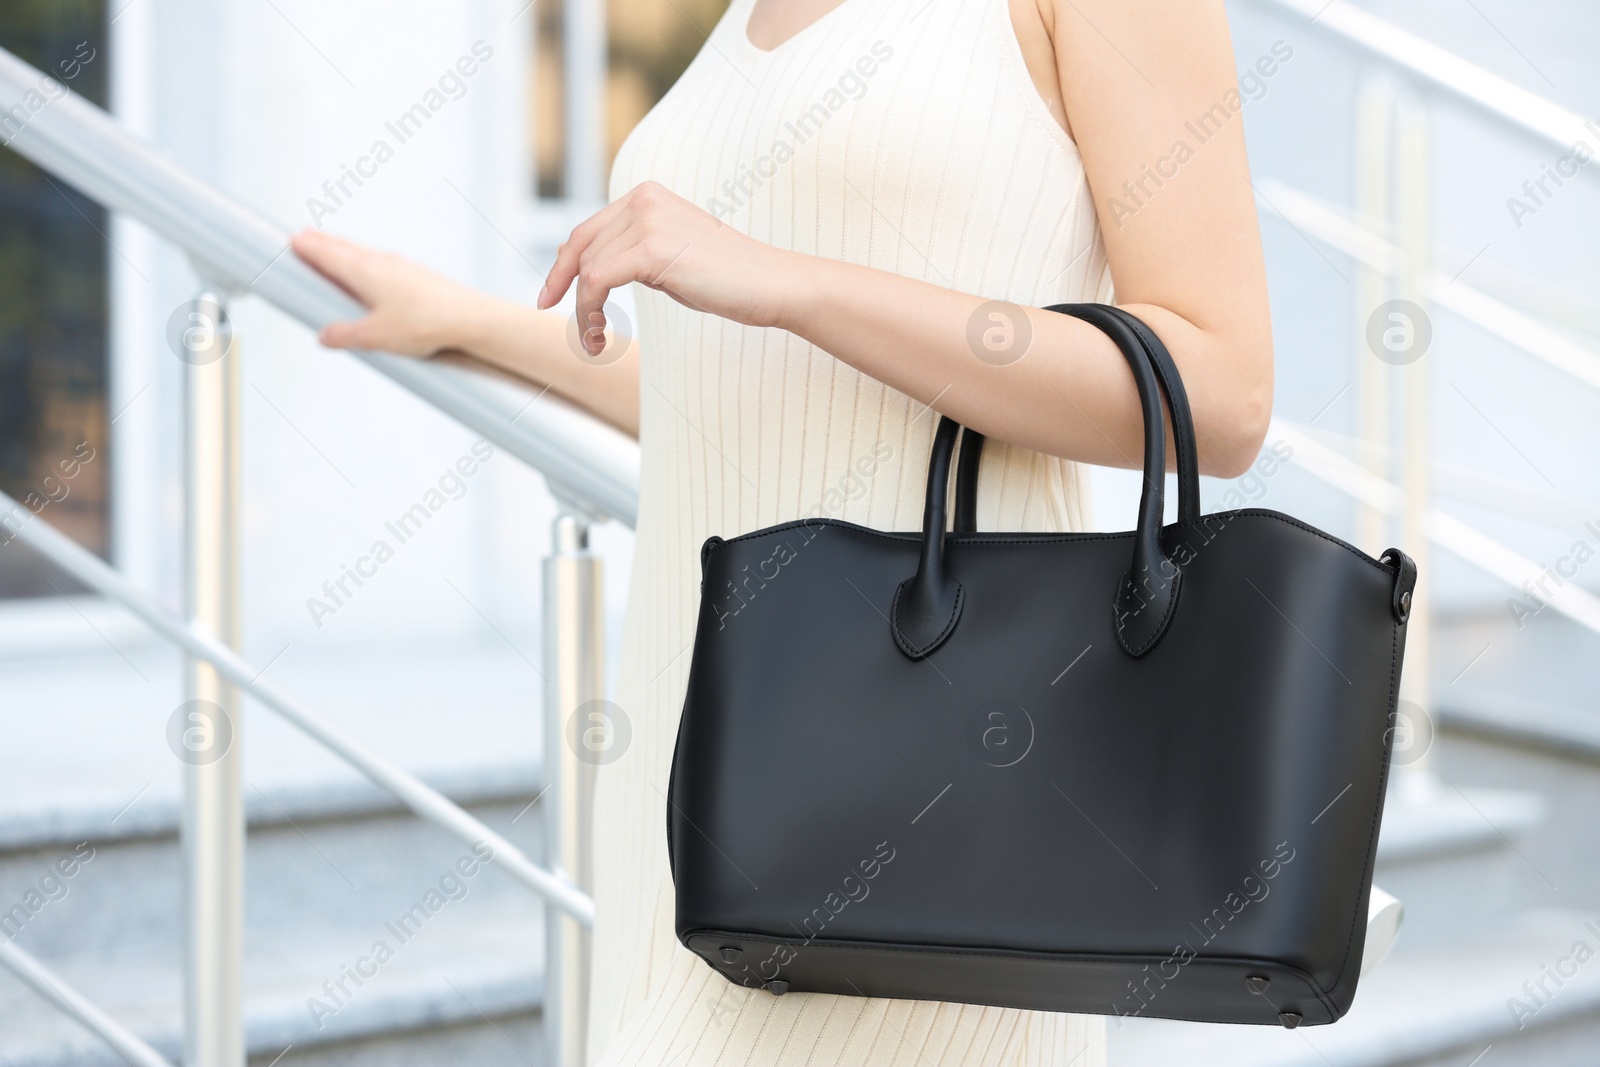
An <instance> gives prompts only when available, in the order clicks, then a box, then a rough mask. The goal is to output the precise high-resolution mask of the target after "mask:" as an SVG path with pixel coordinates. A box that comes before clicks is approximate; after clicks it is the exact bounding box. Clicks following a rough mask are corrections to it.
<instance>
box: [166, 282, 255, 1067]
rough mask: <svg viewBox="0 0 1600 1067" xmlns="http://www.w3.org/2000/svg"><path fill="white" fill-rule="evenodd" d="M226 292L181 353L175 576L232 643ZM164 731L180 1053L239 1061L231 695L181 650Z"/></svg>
mask: <svg viewBox="0 0 1600 1067" xmlns="http://www.w3.org/2000/svg"><path fill="white" fill-rule="evenodd" d="M225 306H226V298H225V296H224V295H222V294H221V293H218V292H212V291H206V292H202V293H201V294H199V296H197V298H196V299H195V300H194V301H193V302H192V303H191V304H190V310H189V312H188V315H189V319H188V326H187V329H186V330H185V332H184V334H183V344H182V351H181V352H180V353H179V354H180V356H181V357H182V358H183V359H184V362H185V366H184V437H185V441H184V457H185V458H184V463H185V467H184V572H185V573H184V577H185V594H184V595H185V605H184V606H185V611H186V614H187V615H188V617H189V619H190V620H191V622H192V623H193V624H194V625H196V626H198V627H200V628H201V629H203V630H205V631H209V632H210V633H211V634H212V635H214V636H215V637H216V638H217V639H218V640H219V641H221V642H222V643H224V644H226V645H228V646H229V647H230V648H233V649H235V650H237V649H238V647H239V637H240V632H239V629H240V628H239V453H240V448H239V382H240V377H241V374H240V366H239V361H240V357H239V352H238V345H237V343H236V339H235V338H234V336H233V334H232V330H231V328H230V327H229V325H228V321H227V316H226V312H225V310H224V308H225ZM183 671H184V696H185V703H184V704H183V705H182V707H181V708H179V709H176V710H175V715H176V716H177V718H178V722H177V723H176V724H175V725H174V726H173V728H171V729H169V731H168V740H169V743H170V744H171V745H172V747H173V751H174V753H175V754H176V755H177V756H178V758H179V759H180V761H181V762H182V776H183V801H182V812H181V819H180V828H179V837H180V841H181V843H182V853H183V930H184V939H183V958H184V968H183V1061H184V1062H185V1063H190V1064H204V1065H205V1067H244V1063H245V1041H244V1012H243V1000H244V991H243V956H244V931H243V927H244V838H245V820H244V803H243V795H242V794H243V764H242V760H241V758H240V752H241V747H242V746H241V744H240V736H239V735H240V725H241V723H240V715H239V708H240V699H239V691H238V689H237V687H235V686H234V685H232V684H230V683H228V682H227V681H226V680H225V679H223V678H222V676H221V675H220V674H219V673H218V672H217V670H216V668H215V667H213V666H212V665H211V664H210V663H207V662H206V661H205V660H202V659H199V658H197V657H195V656H193V655H187V656H185V657H184V665H183Z"/></svg>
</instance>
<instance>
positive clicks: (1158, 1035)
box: [1108, 613, 1600, 1067]
mask: <svg viewBox="0 0 1600 1067" xmlns="http://www.w3.org/2000/svg"><path fill="white" fill-rule="evenodd" d="M1552 614H1553V613H1552ZM1435 637H1436V642H1437V647H1436V652H1435V662H1436V663H1437V664H1438V665H1439V677H1438V678H1436V680H1435V686H1434V693H1435V700H1436V702H1437V703H1438V708H1437V712H1436V715H1435V718H1436V719H1437V721H1438V725H1439V727H1440V730H1441V734H1440V737H1439V740H1438V741H1437V742H1436V746H1437V747H1436V749H1435V751H1434V753H1432V756H1433V765H1434V767H1435V768H1437V771H1438V774H1439V777H1440V779H1441V780H1442V781H1441V784H1440V785H1439V787H1438V788H1437V789H1436V790H1435V791H1433V792H1432V793H1431V794H1430V795H1426V796H1422V797H1410V798H1408V797H1406V796H1404V793H1405V790H1404V788H1403V787H1402V786H1401V779H1400V778H1399V777H1398V776H1397V777H1396V779H1394V780H1393V782H1392V785H1393V786H1394V788H1392V789H1391V792H1390V798H1389V800H1390V802H1389V807H1388V809H1387V811H1386V812H1385V815H1384V824H1383V835H1382V837H1381V838H1380V841H1379V856H1378V867H1377V875H1376V881H1377V883H1378V884H1379V885H1381V886H1383V887H1384V888H1385V889H1387V890H1388V891H1389V892H1391V893H1394V894H1395V895H1396V896H1398V897H1400V899H1401V900H1402V901H1404V903H1405V907H1406V919H1405V924H1404V926H1403V927H1402V929H1401V933H1400V938H1399V940H1398V941H1397V942H1396V944H1395V947H1394V949H1393V951H1392V952H1391V953H1390V954H1389V956H1388V957H1387V958H1386V959H1384V960H1383V962H1382V963H1380V964H1379V966H1378V967H1377V969H1376V970H1374V971H1373V972H1372V973H1370V974H1369V975H1367V977H1365V978H1363V979H1362V982H1361V986H1360V989H1359V990H1358V992H1357V994H1356V1001H1355V1005H1354V1006H1353V1007H1352V1008H1351V1011H1350V1014H1349V1015H1348V1016H1346V1017H1345V1018H1344V1019H1343V1020H1341V1021H1340V1022H1339V1023H1338V1024H1336V1025H1334V1026H1332V1027H1316V1028H1307V1029H1301V1030H1294V1031H1287V1030H1277V1029H1269V1028H1258V1027H1238V1026H1207V1025H1201V1024H1192V1023H1181V1022H1171V1021H1166V1020H1135V1021H1131V1022H1128V1023H1127V1024H1125V1025H1123V1026H1121V1027H1118V1026H1117V1025H1116V1023H1115V1022H1113V1023H1112V1024H1111V1025H1110V1027H1109V1033H1110V1038H1109V1045H1110V1054H1109V1058H1108V1062H1109V1063H1110V1064H1111V1065H1112V1067H1157V1065H1160V1067H1170V1065H1173V1064H1180V1063H1181V1064H1187V1065H1206V1067H1212V1065H1215V1067H1468V1065H1469V1064H1470V1065H1476V1064H1479V1063H1481V1064H1482V1065H1483V1067H1494V1065H1499V1064H1516V1065H1517V1067H1593V1065H1594V1064H1596V1063H1600V851H1597V850H1596V849H1595V848H1594V847H1593V844H1592V843H1593V841H1594V840H1595V838H1594V830H1593V827H1595V826H1596V825H1600V744H1597V743H1596V740H1597V738H1600V697H1597V695H1600V661H1597V657H1596V655H1595V652H1596V640H1597V639H1596V638H1595V636H1594V635H1593V634H1591V633H1589V632H1588V631H1585V630H1582V629H1580V628H1578V627H1577V626H1575V625H1573V624H1571V623H1569V622H1566V621H1564V620H1560V619H1556V618H1547V617H1540V618H1538V619H1535V620H1533V621H1531V622H1530V623H1529V624H1528V625H1527V627H1526V628H1525V629H1524V630H1522V631H1516V630H1514V629H1513V628H1512V627H1511V626H1510V625H1508V623H1507V622H1506V621H1505V620H1504V619H1503V618H1502V617H1501V616H1500V615H1496V614H1492V613H1491V614H1486V615H1483V616H1474V617H1469V618H1456V619H1445V620H1442V621H1441V623H1440V624H1439V625H1438V626H1437V628H1436V630H1435ZM1485 645H1488V646H1489V651H1488V652H1486V653H1484V655H1483V656H1482V657H1481V658H1480V659H1478V661H1477V662H1475V663H1473V664H1472V666H1471V667H1470V668H1469V669H1468V670H1466V671H1465V672H1462V673H1461V674H1460V676H1459V678H1458V679H1456V680H1454V682H1453V684H1452V678H1453V676H1455V675H1457V672H1461V671H1462V667H1463V666H1464V665H1466V664H1468V663H1469V662H1471V661H1472V660H1473V658H1474V657H1475V656H1477V655H1478V653H1479V652H1480V651H1481V650H1482V649H1483V648H1484V646H1485ZM1408 801H1409V802H1408ZM1580 941H1581V942H1583V943H1585V945H1586V946H1587V949H1586V950H1585V951H1584V952H1583V953H1581V955H1583V956H1584V957H1585V958H1586V959H1587V957H1588V955H1589V953H1592V954H1593V957H1594V958H1592V959H1588V960H1587V962H1583V963H1579V962H1578V959H1577V958H1576V957H1575V955H1574V948H1575V946H1576V944H1577V943H1578V942H1580ZM1563 960H1566V961H1568V962H1566V963H1563V962H1562V961H1563ZM1558 967H1559V968H1560V969H1561V970H1565V971H1567V972H1571V973H1570V974H1568V975H1561V974H1559V973H1558V974H1556V976H1555V977H1551V976H1550V975H1551V974H1552V972H1553V971H1554V970H1555V969H1556V968H1558ZM1557 978H1559V984H1558V982H1557ZM1541 981H1542V983H1543V987H1544V989H1543V991H1540V990H1539V989H1538V985H1539V983H1541ZM1524 983H1533V987H1532V988H1533V992H1531V993H1530V992H1529V990H1527V989H1525V988H1524ZM1511 998H1516V999H1517V1000H1519V1001H1521V1002H1522V1003H1523V1004H1524V1005H1526V1009H1525V1010H1523V1011H1522V1012H1521V1013H1520V1014H1514V1013H1513V1010H1512V1007H1511V1006H1510V1005H1508V1001H1509V1000H1510V999H1511ZM1479 1057H1481V1059H1479Z"/></svg>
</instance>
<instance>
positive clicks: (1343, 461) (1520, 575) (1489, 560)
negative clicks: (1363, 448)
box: [1269, 418, 1600, 634]
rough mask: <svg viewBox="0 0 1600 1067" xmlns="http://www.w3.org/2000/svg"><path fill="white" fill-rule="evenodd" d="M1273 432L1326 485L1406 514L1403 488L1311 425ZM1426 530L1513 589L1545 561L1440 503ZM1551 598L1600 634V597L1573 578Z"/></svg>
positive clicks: (1282, 423)
mask: <svg viewBox="0 0 1600 1067" xmlns="http://www.w3.org/2000/svg"><path fill="white" fill-rule="evenodd" d="M1269 433H1270V434H1271V436H1272V438H1273V439H1281V440H1283V441H1286V442H1288V444H1289V446H1290V447H1291V448H1293V449H1294V459H1295V462H1296V463H1297V464H1298V465H1299V466H1300V468H1301V469H1302V470H1304V471H1306V472H1307V473H1309V474H1311V475H1312V476H1313V477H1315V478H1317V479H1319V480H1320V481H1322V482H1323V483H1324V484H1326V485H1329V486H1332V487H1333V488H1335V489H1337V490H1339V491H1340V492H1342V493H1344V494H1345V495H1347V496H1349V497H1351V498H1353V499H1355V500H1356V501H1358V502H1360V503H1362V504H1364V505H1366V506H1367V507H1370V508H1374V509H1376V510H1378V511H1381V512H1383V513H1385V514H1388V515H1396V514H1399V513H1400V510H1401V507H1402V504H1403V498H1404V496H1405V494H1404V491H1403V490H1402V489H1401V488H1400V486H1398V485H1395V484H1394V483H1393V482H1391V481H1389V480H1388V479H1386V478H1383V477H1381V476H1379V475H1377V474H1374V473H1373V472H1372V471H1370V470H1368V469H1367V468H1366V467H1364V466H1362V465H1361V464H1360V463H1357V462H1356V461H1355V460H1353V459H1350V458H1349V457H1347V456H1344V455H1341V454H1340V453H1339V452H1337V451H1335V450H1334V449H1332V448H1329V447H1328V446H1327V445H1325V444H1323V443H1322V442H1320V441H1318V440H1317V439H1316V438H1315V437H1313V436H1312V435H1311V434H1310V433H1309V432H1307V430H1306V428H1305V427H1303V426H1300V425H1299V424H1297V423H1293V422H1290V421H1288V420H1287V419H1279V418H1274V419H1273V420H1272V428H1271V430H1270V431H1269ZM1426 532H1427V535H1428V539H1429V540H1431V541H1432V542H1433V543H1434V544H1437V545H1438V546H1439V547H1440V548H1444V549H1446V550H1448V551H1450V552H1452V553H1454V554H1455V555H1457V556H1460V557H1461V558H1462V559H1464V560H1466V561H1467V562H1468V563H1471V564H1472V565H1473V566H1475V567H1477V568H1478V569H1479V570H1481V571H1483V572H1484V573H1486V574H1489V575H1492V576H1493V577H1495V578H1498V579H1500V580H1501V581H1503V582H1505V583H1506V584H1507V585H1509V586H1511V587H1512V588H1513V589H1519V588H1521V587H1522V583H1523V582H1525V581H1527V580H1528V579H1529V578H1533V577H1535V576H1537V575H1538V574H1539V573H1540V567H1539V565H1538V564H1537V563H1535V562H1534V561H1533V560H1531V559H1529V558H1527V557H1526V556H1523V555H1521V554H1520V553H1518V552H1516V551H1514V550H1512V549H1510V548H1507V547H1506V546H1505V545H1502V544H1500V543H1499V542H1498V541H1496V540H1494V539H1493V538H1491V537H1489V536H1488V535H1487V534H1485V533H1483V532H1481V531H1479V530H1477V529H1475V528H1474V527H1471V526H1468V525H1467V524H1466V523H1464V522H1462V521H1461V520H1460V519H1458V518H1456V517H1454V516H1453V515H1450V514H1448V513H1446V512H1443V511H1440V510H1439V509H1438V508H1436V507H1430V508H1429V509H1428V521H1427V524H1426ZM1546 602H1547V603H1548V604H1549V606H1550V608H1551V610H1553V611H1557V612H1560V613H1561V614H1562V615H1565V616H1566V617H1567V618H1569V619H1571V620H1572V621H1573V622H1576V623H1578V624H1579V625H1580V626H1582V627H1584V628H1585V629H1587V630H1589V631H1591V632H1593V633H1597V634H1600V596H1596V595H1595V594H1594V593H1591V592H1589V591H1588V590H1587V589H1584V588H1583V587H1582V586H1580V585H1578V584H1577V583H1576V582H1567V583H1566V584H1564V585H1562V586H1561V587H1560V588H1558V589H1557V590H1556V591H1555V592H1554V593H1553V594H1551V595H1550V596H1549V597H1548V598H1546Z"/></svg>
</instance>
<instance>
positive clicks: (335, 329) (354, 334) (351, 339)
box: [317, 315, 378, 348]
mask: <svg viewBox="0 0 1600 1067" xmlns="http://www.w3.org/2000/svg"><path fill="white" fill-rule="evenodd" d="M371 322H372V317H371V316H370V315H368V316H365V317H363V318H359V319H355V320H353V321H350V322H330V323H328V325H326V326H324V327H323V328H322V329H320V330H318V331H317V341H318V343H320V344H321V345H323V346H324V347H326V348H376V347H378V346H377V345H376V344H375V343H374V342H373V340H372V338H371V336H370V334H371V330H370V326H371Z"/></svg>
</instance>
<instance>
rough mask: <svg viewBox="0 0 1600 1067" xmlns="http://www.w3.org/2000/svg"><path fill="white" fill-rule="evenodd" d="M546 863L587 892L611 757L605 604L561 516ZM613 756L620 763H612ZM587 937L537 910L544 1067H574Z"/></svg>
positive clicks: (556, 914) (584, 1011)
mask: <svg viewBox="0 0 1600 1067" xmlns="http://www.w3.org/2000/svg"><path fill="white" fill-rule="evenodd" d="M543 577H544V588H543V596H544V633H543V641H544V674H545V692H544V773H545V781H544V794H543V800H541V801H540V803H541V805H542V806H543V818H544V833H545V863H546V866H547V867H549V868H550V869H551V870H552V871H553V872H554V873H556V874H557V875H562V876H565V877H567V878H569V879H570V880H572V881H573V882H574V883H576V884H577V885H578V886H579V888H581V889H583V890H584V891H585V892H592V891H593V885H594V872H593V866H592V861H593V857H592V854H591V849H590V824H591V821H592V812H591V809H592V800H593V796H594V776H595V771H596V769H597V768H598V766H599V764H600V763H602V762H605V761H606V755H607V753H609V752H612V751H614V750H613V749H612V748H611V744H612V742H614V741H615V740H616V736H615V733H614V731H615V728H616V725H617V724H616V723H615V722H614V721H613V717H612V715H611V713H610V710H609V706H608V705H606V704H605V703H604V702H603V700H602V698H603V697H604V695H605V604H604V598H603V593H604V588H603V584H602V578H603V572H602V563H601V560H600V557H599V556H597V555H595V554H594V553H593V552H591V551H590V549H589V526H588V521H587V519H586V518H585V517H584V516H583V515H582V514H581V513H579V512H578V511H577V510H575V509H571V508H564V509H563V511H562V512H561V514H559V515H558V516H557V517H556V520H555V523H554V525H553V527H552V529H551V550H550V555H549V556H548V557H546V559H545V561H544V576H543ZM619 754H620V753H619ZM590 937H591V935H590V932H589V931H588V930H586V929H585V928H584V927H582V926H581V925H579V924H578V923H577V922H576V921H574V920H573V919H572V918H571V917H570V916H569V915H566V914H564V913H563V912H561V911H558V910H557V909H555V908H552V907H548V906H547V907H546V908H545V984H544V1039H545V1045H546V1056H545V1062H546V1063H548V1064H550V1065H551V1067H582V1065H583V1062H584V1043H585V1031H586V1029H587V1026H588V1008H589V1004H588V1001H589V997H588V987H589V953H590Z"/></svg>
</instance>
